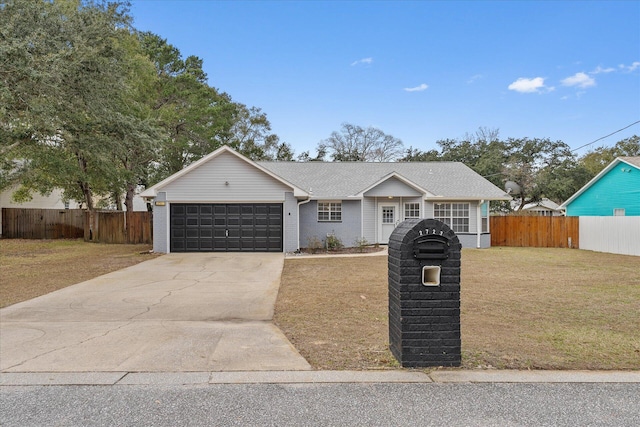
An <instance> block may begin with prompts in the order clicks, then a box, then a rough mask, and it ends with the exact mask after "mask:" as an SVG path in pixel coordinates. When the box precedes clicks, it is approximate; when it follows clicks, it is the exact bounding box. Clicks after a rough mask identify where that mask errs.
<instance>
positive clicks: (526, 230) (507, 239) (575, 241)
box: [490, 216, 580, 248]
mask: <svg viewBox="0 0 640 427" xmlns="http://www.w3.org/2000/svg"><path fill="white" fill-rule="evenodd" d="M490 221H491V223H490V227H491V228H490V229H491V246H519V247H538V248H579V247H580V226H579V222H580V220H579V217H575V216H574V217H571V216H567V217H565V216H551V217H548V216H547V217H545V216H494V217H491V220H490Z"/></svg>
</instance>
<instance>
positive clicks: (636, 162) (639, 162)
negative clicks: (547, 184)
mask: <svg viewBox="0 0 640 427" xmlns="http://www.w3.org/2000/svg"><path fill="white" fill-rule="evenodd" d="M621 162H622V163H626V164H628V165H629V166H633V167H634V168H636V169H639V170H640V156H633V157H618V158H616V159H615V160H614V161H612V162H611V163H609V164H608V165H607V167H606V168H604V169H602V170H601V171H600V173H599V174H598V175H596V176H595V177H593V179H592V180H591V181H589V182H587V183H586V184H585V185H584V186H583V187H582V188H581V189H579V190H578V191H576V192H575V194H574V195H573V196H571V197H569V198H568V199H567V200H565V202H564V203H563V204H561V205H560V209H566V208H567V205H569V203H571V202H573V201H574V200H575V199H576V198H578V197H579V196H580V195H581V194H582V193H584V192H585V191H586V190H587V189H589V187H591V186H592V185H593V184H595V183H596V182H597V181H598V180H599V179H600V178H602V177H603V176H604V175H606V174H607V173H608V172H609V171H610V170H611V169H613V168H614V167H615V166H616V165H617V164H618V163H621Z"/></svg>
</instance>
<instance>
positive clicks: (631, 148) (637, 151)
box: [580, 135, 640, 177]
mask: <svg viewBox="0 0 640 427" xmlns="http://www.w3.org/2000/svg"><path fill="white" fill-rule="evenodd" d="M625 156H631V157H633V156H640V137H639V136H638V135H633V136H631V137H629V138H625V139H622V140H620V141H618V142H617V143H616V145H615V146H613V147H605V146H601V147H598V148H596V149H595V150H593V151H590V152H588V153H586V154H585V155H584V156H582V157H581V158H580V163H581V164H582V165H583V166H584V167H585V168H586V169H587V170H588V171H589V173H590V174H591V176H592V177H594V176H596V175H597V174H598V173H600V171H601V170H602V169H604V168H605V167H606V166H607V165H608V164H609V163H611V162H612V161H614V160H615V159H616V158H617V157H625Z"/></svg>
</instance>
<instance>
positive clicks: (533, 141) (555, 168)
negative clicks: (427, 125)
mask: <svg viewBox="0 0 640 427" xmlns="http://www.w3.org/2000/svg"><path fill="white" fill-rule="evenodd" d="M437 144H438V145H439V146H440V151H439V152H438V151H435V150H431V151H429V152H421V151H419V150H413V149H410V150H409V151H408V152H407V154H406V156H405V157H404V158H403V160H405V161H434V160H439V161H456V162H462V163H464V164H466V165H467V166H469V167H470V168H472V169H473V170H474V171H476V172H477V173H478V174H480V175H482V176H483V177H485V178H487V179H488V180H489V181H491V182H492V183H493V184H495V185H496V186H498V187H500V188H504V185H505V182H506V181H514V182H516V183H517V184H518V185H519V186H520V188H521V192H520V193H519V194H517V195H514V197H516V198H517V202H518V203H517V209H518V210H519V209H522V208H523V207H524V206H525V205H526V204H528V203H532V202H537V201H540V200H541V199H542V198H545V197H546V198H549V199H551V200H555V201H557V202H560V201H562V200H565V199H567V198H568V197H569V196H571V195H572V194H573V193H575V191H577V190H578V189H579V188H580V187H582V186H583V185H584V184H585V183H586V182H587V181H588V179H589V174H588V172H587V170H586V169H585V168H584V167H583V166H582V165H580V164H578V162H577V160H576V157H575V155H574V154H573V153H572V152H571V150H570V148H569V147H568V146H567V145H566V144H565V143H563V142H562V141H552V140H550V139H548V138H508V139H507V140H501V139H500V138H499V131H498V130H497V129H488V128H480V129H478V131H476V132H475V133H474V134H467V135H465V137H464V138H462V139H445V140H440V141H437ZM412 150H413V151H412ZM493 209H494V210H495V209H498V210H501V211H505V210H506V211H508V210H510V209H511V208H510V207H509V206H507V205H506V204H505V205H498V204H496V205H495V206H494V207H493Z"/></svg>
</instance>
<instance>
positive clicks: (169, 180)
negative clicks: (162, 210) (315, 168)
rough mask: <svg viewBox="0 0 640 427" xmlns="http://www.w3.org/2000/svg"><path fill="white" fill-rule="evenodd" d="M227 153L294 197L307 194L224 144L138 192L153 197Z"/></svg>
mask: <svg viewBox="0 0 640 427" xmlns="http://www.w3.org/2000/svg"><path fill="white" fill-rule="evenodd" d="M227 153H228V154H230V155H233V156H235V157H237V158H238V159H240V160H241V161H243V162H245V163H247V164H248V165H250V166H251V167H254V168H256V169H257V170H259V171H261V172H263V173H264V174H266V175H268V176H270V177H271V178H273V179H275V180H276V181H278V182H280V183H282V184H284V185H286V186H287V187H290V188H291V189H292V190H293V193H294V196H295V197H307V196H308V194H307V192H306V191H304V190H302V189H301V188H299V187H297V186H296V185H294V184H292V183H290V182H288V181H286V180H285V179H283V178H282V177H280V176H278V175H276V174H274V173H273V172H271V171H270V170H268V169H265V168H264V167H262V166H260V165H259V164H257V163H256V162H254V161H252V160H250V159H248V158H246V157H245V156H243V155H242V154H240V153H238V152H237V151H235V150H233V149H231V148H229V147H228V146H226V145H224V146H222V147H220V148H218V149H217V150H215V151H213V152H212V153H210V154H208V155H206V156H204V157H203V158H201V159H200V160H198V161H196V162H193V163H191V164H190V165H189V166H187V167H185V168H184V169H182V170H181V171H178V172H176V173H174V174H173V175H171V176H169V177H168V178H166V179H164V180H162V181H160V182H159V183H157V184H155V185H154V186H152V187H149V188H147V189H146V190H145V191H143V192H142V193H140V196H141V197H145V198H153V197H155V196H156V194H157V192H158V191H159V190H161V189H162V188H165V187H167V186H168V185H170V184H171V183H174V182H176V181H177V180H179V179H180V178H181V177H183V176H185V175H187V174H189V173H191V172H193V171H195V170H196V169H198V168H200V167H201V166H203V165H205V164H207V163H209V162H211V161H212V160H214V159H216V158H218V157H220V156H222V155H223V154H227Z"/></svg>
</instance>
